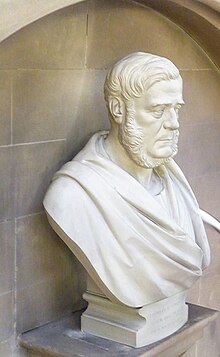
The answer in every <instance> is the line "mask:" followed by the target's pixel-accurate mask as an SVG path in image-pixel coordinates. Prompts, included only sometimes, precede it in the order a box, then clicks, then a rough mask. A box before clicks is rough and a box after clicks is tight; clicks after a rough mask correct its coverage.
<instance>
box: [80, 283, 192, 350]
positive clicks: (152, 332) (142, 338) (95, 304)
mask: <svg viewBox="0 0 220 357" xmlns="http://www.w3.org/2000/svg"><path fill="white" fill-rule="evenodd" d="M87 288H88V290H89V292H87V293H85V294H84V295H83V298H84V299H85V300H86V301H87V302H88V304H89V305H88V308H87V310H86V311H85V312H84V313H83V314H82V317H81V330H82V331H84V332H89V333H91V334H93V335H95V336H99V337H103V338H107V339H110V340H112V341H115V342H120V343H123V344H125V345H128V346H132V347H142V346H146V345H148V344H151V343H154V342H157V341H159V340H161V339H163V338H165V337H167V336H169V335H171V334H172V333H174V332H176V331H177V330H178V329H180V328H181V327H182V326H183V325H184V324H185V323H186V322H187V320H188V306H187V305H186V304H185V298H186V293H185V292H181V293H179V294H176V295H174V296H171V297H169V298H166V299H163V300H160V301H157V302H155V303H153V304H149V305H146V306H143V307H140V308H131V307H127V306H124V305H120V304H116V303H112V302H111V301H110V300H109V299H107V298H106V297H105V296H104V295H103V294H101V292H100V290H99V291H98V289H97V287H95V284H94V283H93V282H91V280H88V284H87ZM99 292H100V293H99Z"/></svg>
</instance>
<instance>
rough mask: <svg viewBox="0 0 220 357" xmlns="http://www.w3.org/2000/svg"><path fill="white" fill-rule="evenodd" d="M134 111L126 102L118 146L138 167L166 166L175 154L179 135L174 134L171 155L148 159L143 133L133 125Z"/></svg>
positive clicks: (131, 104)
mask: <svg viewBox="0 0 220 357" xmlns="http://www.w3.org/2000/svg"><path fill="white" fill-rule="evenodd" d="M134 118H135V110H134V108H133V103H132V102H128V103H127V105H126V120H125V123H122V124H121V125H120V126H119V132H118V139H119V142H120V144H121V145H122V146H123V148H124V149H125V151H126V153H127V155H128V156H129V157H130V159H131V160H132V161H134V162H135V163H136V164H137V165H138V166H141V167H144V168H147V169H153V168H156V167H158V166H160V165H165V164H167V163H168V162H169V161H170V160H171V158H172V157H174V156H175V155H176V154H177V151H178V147H177V143H178V136H179V133H178V131H176V132H175V133H174V140H173V144H172V154H171V155H170V156H169V157H166V158H160V159H157V158H150V157H149V156H148V155H147V153H145V149H144V133H143V130H142V129H141V128H139V127H137V126H136V125H135V120H134Z"/></svg>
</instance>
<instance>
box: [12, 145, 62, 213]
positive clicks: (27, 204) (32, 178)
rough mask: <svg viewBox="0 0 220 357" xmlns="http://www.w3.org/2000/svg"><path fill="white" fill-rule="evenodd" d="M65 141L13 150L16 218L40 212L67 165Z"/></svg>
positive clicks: (20, 146)
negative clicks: (53, 180) (51, 185)
mask: <svg viewBox="0 0 220 357" xmlns="http://www.w3.org/2000/svg"><path fill="white" fill-rule="evenodd" d="M65 148H66V143H65V141H54V142H47V143H40V144H30V145H19V146H14V147H13V154H14V156H13V160H14V163H13V170H14V171H13V177H14V180H15V192H14V196H13V197H14V200H15V212H16V213H15V214H16V217H19V216H25V215H27V214H31V213H36V212H40V211H42V210H43V206H42V201H43V197H44V195H45V192H46V190H47V187H48V185H49V182H50V180H51V178H52V176H53V174H54V172H55V171H57V169H59V168H60V167H61V165H62V163H63V162H64V161H65Z"/></svg>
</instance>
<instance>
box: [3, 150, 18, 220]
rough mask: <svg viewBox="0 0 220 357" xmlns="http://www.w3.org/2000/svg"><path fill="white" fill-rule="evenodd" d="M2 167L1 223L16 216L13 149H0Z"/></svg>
mask: <svg viewBox="0 0 220 357" xmlns="http://www.w3.org/2000/svg"><path fill="white" fill-rule="evenodd" d="M0 167H1V185H0V221H3V220H6V219H9V218H10V217H13V216H14V192H15V191H14V190H15V187H14V185H15V181H14V178H15V174H14V165H13V148H12V147H0Z"/></svg>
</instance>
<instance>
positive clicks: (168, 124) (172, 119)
mask: <svg viewBox="0 0 220 357" xmlns="http://www.w3.org/2000/svg"><path fill="white" fill-rule="evenodd" d="M163 126H164V128H165V129H170V130H176V129H178V128H179V121H178V113H176V111H175V109H174V108H171V109H170V110H169V114H167V118H166V119H165V121H164V124H163Z"/></svg>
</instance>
